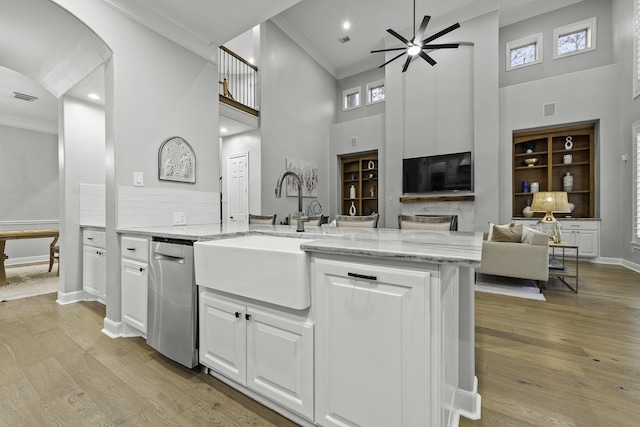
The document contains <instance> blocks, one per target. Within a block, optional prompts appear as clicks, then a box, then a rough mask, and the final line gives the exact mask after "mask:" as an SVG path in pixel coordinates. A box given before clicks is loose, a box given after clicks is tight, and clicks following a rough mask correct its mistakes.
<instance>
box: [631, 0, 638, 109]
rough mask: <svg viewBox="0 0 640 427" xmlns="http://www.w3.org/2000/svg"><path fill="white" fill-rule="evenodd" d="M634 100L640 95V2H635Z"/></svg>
mask: <svg viewBox="0 0 640 427" xmlns="http://www.w3.org/2000/svg"><path fill="white" fill-rule="evenodd" d="M632 61H633V98H634V99H635V98H637V97H638V95H640V0H634V2H633V58H632Z"/></svg>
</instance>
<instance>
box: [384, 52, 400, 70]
mask: <svg viewBox="0 0 640 427" xmlns="http://www.w3.org/2000/svg"><path fill="white" fill-rule="evenodd" d="M404 54H405V52H402V53H400V54H399V55H397V56H394V57H393V58H391V59H390V60H388V61H387V62H385V63H384V64H382V65H381V66H379V67H378V68H382V67H384V66H385V65H387V64H388V63H389V62H391V61H395V60H396V59H398V58H400V57H401V56H402V55H404Z"/></svg>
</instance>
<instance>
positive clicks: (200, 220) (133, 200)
mask: <svg viewBox="0 0 640 427" xmlns="http://www.w3.org/2000/svg"><path fill="white" fill-rule="evenodd" d="M175 212H185V213H186V219H187V221H186V223H187V224H188V225H194V224H196V225H200V224H218V223H220V193H209V192H204V191H193V190H172V189H165V188H149V187H129V186H119V187H118V228H130V227H149V226H167V225H174V221H173V220H174V213H175Z"/></svg>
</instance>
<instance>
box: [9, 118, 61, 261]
mask: <svg viewBox="0 0 640 427" xmlns="http://www.w3.org/2000/svg"><path fill="white" fill-rule="evenodd" d="M57 158H58V136H57V135H55V134H51V133H45V132H38V131H34V130H29V129H21V128H16V127H11V126H4V125H0V194H2V202H0V230H21V229H34V228H57V227H58V163H57ZM50 243H51V239H26V240H9V241H7V243H6V247H5V253H6V254H7V255H8V256H9V259H8V260H7V261H6V262H5V264H7V265H10V264H18V263H23V262H32V261H40V260H43V259H49V244H50ZM1 255H2V254H0V256H1Z"/></svg>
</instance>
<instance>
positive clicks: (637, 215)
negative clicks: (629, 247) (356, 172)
mask: <svg viewBox="0 0 640 427" xmlns="http://www.w3.org/2000/svg"><path fill="white" fill-rule="evenodd" d="M631 138H632V141H633V142H632V143H631V146H632V151H633V152H632V156H631V161H632V165H631V166H632V168H633V169H632V171H631V173H632V190H631V200H632V202H631V203H632V205H631V209H632V210H631V220H632V221H633V222H632V224H631V230H632V233H631V236H632V239H631V241H632V243H634V244H636V245H640V120H638V121H637V122H635V123H634V124H633V125H632V127H631Z"/></svg>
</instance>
